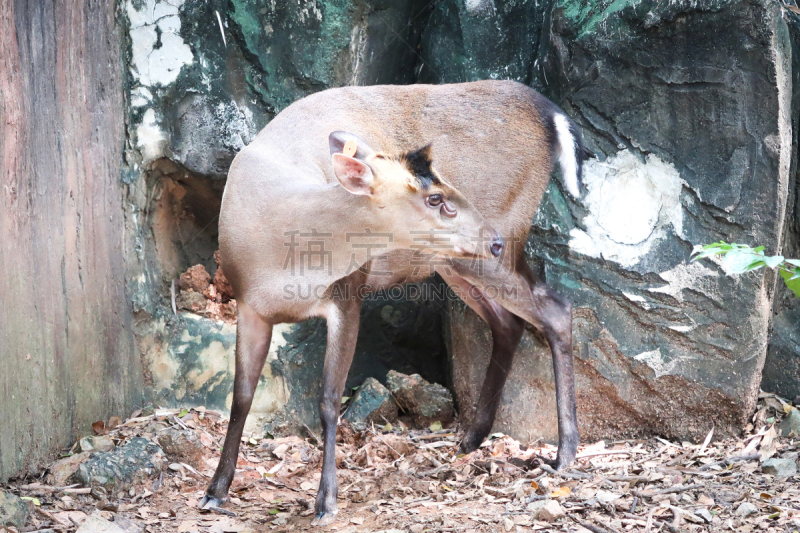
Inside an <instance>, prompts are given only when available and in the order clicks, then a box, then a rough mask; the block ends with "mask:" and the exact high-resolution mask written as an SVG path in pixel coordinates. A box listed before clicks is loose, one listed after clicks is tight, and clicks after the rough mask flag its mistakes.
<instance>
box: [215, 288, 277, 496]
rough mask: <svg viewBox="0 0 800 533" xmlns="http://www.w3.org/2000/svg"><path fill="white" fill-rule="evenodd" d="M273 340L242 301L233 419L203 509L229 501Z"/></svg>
mask: <svg viewBox="0 0 800 533" xmlns="http://www.w3.org/2000/svg"><path fill="white" fill-rule="evenodd" d="M271 340H272V324H269V323H267V322H264V321H263V320H262V319H261V317H259V316H258V315H257V314H256V312H255V311H253V310H252V309H251V308H250V307H249V306H248V305H247V304H245V303H244V302H240V303H239V310H238V315H237V326H236V373H235V374H234V378H233V404H232V405H231V420H230V422H229V423H228V433H227V434H226V435H225V444H224V446H223V448H222V456H221V457H220V459H219V464H218V465H217V471H216V472H214V477H213V479H212V480H211V484H210V485H209V486H208V489H207V490H206V495H205V496H204V497H203V500H202V501H201V502H200V508H201V509H202V508H206V507H219V506H221V505H222V503H223V502H224V501H225V500H227V499H228V489H229V488H230V486H231V482H232V481H233V474H234V472H235V470H236V458H237V457H238V455H239V442H240V441H241V439H242V432H243V431H244V423H245V420H247V413H249V412H250V406H251V405H252V403H253V395H254V394H255V392H256V387H257V386H258V378H259V376H261V370H262V369H263V368H264V361H266V359H267V354H268V353H269V343H270V341H271Z"/></svg>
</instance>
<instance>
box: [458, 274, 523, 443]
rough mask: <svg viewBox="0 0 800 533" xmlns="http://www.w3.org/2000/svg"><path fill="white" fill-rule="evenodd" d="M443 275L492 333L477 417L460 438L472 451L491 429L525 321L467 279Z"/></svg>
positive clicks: (476, 408) (476, 407)
mask: <svg viewBox="0 0 800 533" xmlns="http://www.w3.org/2000/svg"><path fill="white" fill-rule="evenodd" d="M442 277H443V278H444V280H445V281H446V282H447V284H448V285H450V287H452V288H453V290H454V291H456V293H457V294H458V295H459V297H460V298H461V299H462V300H464V301H465V302H466V303H467V305H469V306H470V307H471V308H472V309H473V310H474V311H475V312H477V313H478V315H480V317H481V318H483V319H484V320H485V321H486V322H487V323H488V324H489V329H490V330H491V332H492V356H491V358H490V359H489V366H488V367H487V369H486V377H485V378H484V381H483V387H482V388H481V394H480V397H479V399H478V403H477V404H476V406H475V416H474V418H473V419H472V421H471V422H470V424H469V427H468V429H467V432H466V434H465V435H464V440H462V441H461V449H462V450H463V451H464V452H465V453H469V452H471V451H473V450H475V449H477V448H478V446H480V445H481V443H482V442H483V440H484V439H485V438H486V436H487V435H488V434H489V432H490V431H491V430H492V425H494V418H495V415H496V414H497V407H498V405H500V398H501V395H502V393H503V386H504V385H505V383H506V378H508V373H509V371H510V370H511V365H512V363H513V361H514V352H515V351H516V350H517V345H518V344H519V341H520V339H521V338H522V332H523V330H524V329H525V322H524V321H523V320H522V319H521V318H520V317H518V316H516V315H515V314H513V313H511V312H510V311H508V310H507V309H505V308H503V307H502V306H500V305H498V304H497V303H496V302H495V301H494V300H492V299H491V298H489V297H488V296H487V295H486V294H485V293H483V292H482V291H481V290H480V289H478V288H477V287H476V286H475V285H472V284H471V283H469V282H468V281H466V280H465V279H463V278H460V277H458V276H456V275H449V276H448V275H445V274H442Z"/></svg>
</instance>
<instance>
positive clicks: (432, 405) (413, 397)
mask: <svg viewBox="0 0 800 533" xmlns="http://www.w3.org/2000/svg"><path fill="white" fill-rule="evenodd" d="M386 385H387V387H388V388H389V390H390V391H391V392H392V394H393V395H394V398H395V399H396V400H397V403H398V404H399V405H400V408H401V409H403V410H404V411H405V412H406V413H407V414H409V415H410V416H411V419H412V421H413V423H414V425H416V426H418V427H427V426H429V425H430V424H432V423H433V422H436V421H439V422H441V423H442V424H449V423H450V422H452V421H453V419H454V418H455V410H454V408H453V395H452V394H450V391H449V390H447V389H446V388H445V387H443V386H442V385H440V384H438V383H428V382H427V381H425V380H424V379H422V376H420V375H419V374H412V375H410V376H407V375H405V374H401V373H400V372H396V371H394V370H390V371H389V373H388V374H386Z"/></svg>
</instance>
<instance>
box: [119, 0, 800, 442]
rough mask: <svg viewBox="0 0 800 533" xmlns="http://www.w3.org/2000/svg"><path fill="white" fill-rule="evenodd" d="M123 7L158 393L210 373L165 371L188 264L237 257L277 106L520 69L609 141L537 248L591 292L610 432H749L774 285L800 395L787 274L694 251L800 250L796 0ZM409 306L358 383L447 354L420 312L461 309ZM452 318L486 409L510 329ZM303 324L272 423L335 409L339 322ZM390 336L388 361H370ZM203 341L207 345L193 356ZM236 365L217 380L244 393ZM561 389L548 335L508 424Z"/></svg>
mask: <svg viewBox="0 0 800 533" xmlns="http://www.w3.org/2000/svg"><path fill="white" fill-rule="evenodd" d="M123 7H124V9H123V11H124V17H125V18H126V20H127V21H128V24H129V31H128V33H129V40H130V56H129V58H128V60H129V65H130V76H129V78H128V83H129V87H128V91H129V107H128V115H127V120H128V135H129V144H128V148H129V149H128V151H127V152H126V160H127V163H128V172H127V173H126V179H127V180H128V182H129V191H130V199H131V201H130V203H129V204H128V206H127V207H126V220H127V221H128V222H129V224H128V228H129V232H128V237H129V239H130V242H131V249H134V250H136V251H137V253H138V255H137V256H136V257H135V258H134V260H133V261H131V262H130V263H129V275H128V279H129V280H130V281H129V283H130V285H129V288H130V292H131V295H132V297H133V300H134V305H135V311H136V315H135V316H136V318H137V321H136V326H137V333H138V335H137V340H138V346H139V349H140V352H141V354H142V357H143V365H144V367H145V374H146V379H147V382H148V384H149V385H150V386H151V388H150V391H151V394H152V397H154V398H156V399H159V400H161V401H180V400H179V398H178V397H177V395H176V394H175V393H176V391H181V390H182V389H181V387H184V388H185V385H186V384H185V383H184V381H182V380H180V379H178V381H176V382H175V384H174V387H173V388H169V387H166V388H165V387H160V388H159V387H158V386H156V385H155V379H156V378H155V377H154V376H155V374H157V373H158V370H159V369H158V368H157V366H155V365H156V362H157V361H160V359H159V358H160V357H163V355H164V354H165V353H167V352H169V351H170V350H171V349H172V348H170V347H174V346H179V345H181V342H183V341H182V340H181V337H180V335H182V333H181V332H182V331H184V329H185V327H184V326H186V323H185V321H184V319H182V318H179V317H175V316H173V315H172V313H171V311H169V284H170V281H171V280H172V279H174V278H176V277H177V275H178V274H179V272H180V271H181V270H183V269H184V268H186V267H187V266H190V265H192V264H195V263H202V264H204V265H206V266H207V268H208V269H209V271H210V272H212V273H213V261H212V259H211V255H212V253H213V251H214V250H215V249H216V246H215V245H216V213H217V212H218V209H219V198H220V194H221V191H222V188H223V186H224V176H225V172H226V170H227V167H228V165H229V164H230V161H231V160H232V158H233V156H234V155H235V153H236V151H237V150H238V149H239V148H240V147H241V146H243V145H244V144H246V143H247V142H249V140H250V139H252V137H253V135H254V134H255V133H256V132H257V131H258V130H259V129H260V128H261V127H263V125H264V124H266V123H267V122H268V121H269V120H270V118H271V117H273V116H274V115H275V114H276V113H277V112H279V111H280V110H281V109H283V108H284V107H285V106H286V105H288V104H289V103H290V102H292V101H293V100H295V99H297V98H300V97H302V96H305V95H306V94H309V93H311V92H314V91H318V90H322V89H325V88H328V87H333V86H339V85H348V84H372V83H414V82H427V83H446V82H459V81H469V80H474V79H484V78H511V79H516V80H518V81H521V82H524V83H527V84H529V85H531V86H533V87H535V88H536V89H538V90H539V91H541V92H543V93H544V94H545V95H547V96H549V97H550V98H551V99H553V100H554V101H555V102H556V103H558V104H559V105H561V106H562V107H563V108H564V110H565V111H566V112H567V113H568V114H569V115H570V116H572V117H573V118H574V119H575V120H576V121H577V122H578V123H579V124H580V125H581V129H582V131H583V133H584V138H585V142H586V145H587V148H588V151H589V152H590V157H589V159H588V160H587V161H586V167H585V168H586V174H585V183H586V187H585V193H584V195H583V197H582V198H581V199H580V200H579V201H578V202H574V201H572V200H571V199H569V198H568V197H567V196H566V195H564V194H562V191H561V190H560V189H559V187H558V186H557V185H556V183H555V182H554V183H553V184H551V186H550V188H549V189H548V193H547V195H546V197H545V200H544V201H543V204H542V207H541V209H540V211H539V213H538V215H537V217H536V219H535V220H534V221H533V232H532V236H531V240H530V242H529V243H528V247H527V253H528V257H529V260H530V263H531V265H532V266H533V267H534V268H535V270H537V271H539V272H541V273H542V275H543V276H544V277H545V278H546V280H547V281H548V283H550V284H551V285H553V286H554V287H556V288H557V289H558V290H559V291H560V292H561V293H562V294H564V295H565V296H567V297H569V298H570V299H571V300H572V301H573V302H574V304H575V314H574V328H575V354H576V358H577V369H578V375H579V378H578V379H579V381H578V394H579V402H580V408H579V416H580V419H581V427H582V431H583V433H584V435H585V436H586V437H587V438H593V437H615V436H630V435H639V434H644V433H653V432H657V433H661V434H665V435H669V436H676V437H696V436H704V435H705V433H706V432H707V431H708V429H709V428H710V427H711V425H712V424H714V423H716V426H717V428H718V432H720V433H726V432H733V431H735V430H736V428H737V427H739V426H740V425H741V423H742V422H743V421H744V419H745V418H746V416H747V415H748V413H749V411H750V409H751V408H752V406H753V402H754V399H755V395H756V393H757V390H758V385H759V381H760V379H761V370H762V367H763V365H764V358H765V354H766V353H767V345H768V336H767V335H768V332H769V328H770V324H771V315H772V312H773V304H774V306H775V307H774V310H775V311H776V312H778V313H779V314H778V316H777V317H776V318H775V320H774V321H773V322H772V326H773V337H772V338H773V342H772V346H771V348H770V350H769V353H770V359H769V361H768V362H767V369H766V371H765V375H766V376H767V377H766V378H765V379H766V380H767V381H765V383H768V384H769V386H772V384H776V385H775V387H776V388H775V390H778V391H779V392H783V393H784V394H788V392H786V391H789V390H795V389H794V388H793V387H795V384H796V383H797V382H800V379H796V377H795V376H797V373H796V371H792V372H794V374H793V377H792V379H785V376H786V375H787V372H786V369H791V368H796V365H797V363H796V361H797V360H798V354H800V348H798V339H797V335H796V328H793V327H792V325H793V324H794V323H796V320H797V316H796V314H797V307H796V305H795V303H794V302H792V301H790V300H789V299H788V298H786V297H785V296H784V293H783V292H781V290H780V289H778V291H779V292H778V293H777V298H775V297H774V293H775V287H776V283H775V281H776V280H775V276H774V275H772V274H769V273H766V272H757V273H753V274H749V275H746V276H741V277H738V278H730V277H727V276H726V275H725V272H724V270H723V269H722V268H721V266H719V265H715V264H712V263H708V262H704V263H702V264H699V263H689V262H688V259H689V255H690V252H691V249H692V246H693V245H694V244H698V243H704V242H711V241H714V240H719V239H725V240H728V241H737V242H746V243H751V244H760V245H764V246H766V247H767V250H768V251H770V252H772V251H777V250H778V249H779V248H781V247H785V248H786V249H787V250H792V249H795V250H796V249H797V245H796V241H797V239H796V235H797V231H798V228H797V222H796V220H797V217H796V216H795V215H794V213H795V210H796V192H795V191H796V188H795V186H794V183H795V178H794V173H795V170H794V166H795V165H794V161H795V153H796V142H795V139H794V137H796V135H795V134H794V133H793V132H794V128H793V125H794V124H795V123H796V115H797V113H796V107H794V106H793V104H792V102H791V97H790V95H791V94H792V87H793V85H794V79H795V78H796V76H797V72H798V69H797V65H796V63H797V59H796V58H797V54H796V53H793V47H794V43H793V41H792V38H791V35H792V34H791V33H790V32H791V31H793V30H792V27H793V25H795V24H796V23H795V20H794V18H796V16H795V15H793V14H791V13H789V12H785V11H783V10H782V9H781V7H780V5H779V4H777V3H775V2H772V1H767V0H762V1H757V2H749V3H745V2H733V3H730V2H718V1H712V0H706V1H701V2H696V1H692V2H688V1H687V2H684V1H678V2H670V3H669V4H663V3H660V2H654V1H643V2H636V3H630V2H612V1H610V0H609V1H596V2H590V3H585V2H574V1H572V0H550V1H545V0H538V1H534V0H531V1H525V0H518V1H510V0H509V1H499V0H497V1H491V0H442V1H440V2H435V3H433V4H428V3H426V2H420V1H416V0H404V1H402V2H381V1H374V0H370V1H364V0H361V1H358V2H340V1H334V0H330V1H324V2H323V1H318V0H309V1H302V2H297V3H283V4H280V5H278V4H275V5H272V4H269V5H268V4H266V3H263V2H256V1H248V0H234V1H233V2H222V1H221V0H217V1H210V2H206V3H202V4H197V3H184V2H180V1H179V2H175V1H171V2H162V1H158V0H129V1H126V2H125V3H124V4H123ZM793 17H794V18H793ZM795 34H797V33H796V32H795ZM793 135H794V137H793ZM793 247H794V248H793ZM795 255H796V254H795ZM393 305H394V306H395V307H397V306H399V307H400V308H403V309H406V311H404V312H407V313H408V314H409V316H423V317H428V318H426V319H425V320H422V321H419V320H417V321H416V322H414V321H411V322H405V323H404V324H403V325H402V327H399V328H398V329H396V330H394V331H393V333H392V334H391V335H388V334H386V327H387V326H386V324H387V322H386V318H387V317H391V316H393V313H394V310H391V309H390V310H388V311H387V310H385V309H384V307H385V306H384V305H383V304H378V303H373V304H369V305H367V306H365V311H364V315H363V316H362V322H363V324H364V328H363V331H362V337H361V340H360V343H359V346H360V348H359V350H360V351H359V354H363V356H362V355H358V356H357V365H360V364H366V365H367V366H366V367H362V366H357V367H356V370H355V371H354V372H353V373H352V374H351V383H350V384H351V385H358V383H360V381H358V380H359V379H362V378H363V377H366V376H367V375H375V376H377V377H379V378H381V377H382V375H385V372H386V370H388V368H391V367H392V366H393V365H398V364H400V365H402V364H406V363H408V361H412V360H414V359H415V358H416V359H420V356H419V354H424V353H430V351H431V350H432V351H433V353H437V354H439V355H438V356H437V357H441V358H444V357H445V355H444V349H443V348H442V342H443V340H442V339H440V338H439V337H438V336H437V335H431V336H428V337H429V338H433V339H434V340H433V341H432V344H430V345H419V344H415V343H414V342H412V341H413V339H415V338H418V337H420V335H419V331H418V330H416V329H415V328H417V327H418V324H419V323H425V324H438V323H439V320H441V317H440V315H439V314H437V313H439V311H438V310H437V309H435V308H426V307H424V306H420V305H419V304H418V303H413V302H411V303H408V302H404V303H399V304H393ZM433 317H436V318H435V319H434V318H433ZM207 327H210V328H212V329H213V327H215V326H213V325H207ZM370 328H372V329H370ZM444 330H445V332H444V333H445V337H446V338H447V340H448V342H449V353H450V357H451V361H449V362H447V361H445V362H444V363H443V365H445V366H446V365H450V366H451V367H450V368H449V369H448V368H445V369H444V370H443V371H442V370H437V371H436V372H439V375H440V376H441V375H442V372H444V374H445V375H448V374H449V377H450V379H451V380H452V381H451V385H452V386H453V388H454V390H455V392H456V393H457V399H458V401H459V405H460V407H461V409H462V411H463V412H464V414H465V415H466V416H467V417H469V416H470V413H471V407H472V405H473V403H474V401H475V395H476V392H477V388H478V387H479V384H480V382H481V380H482V376H483V373H484V371H485V366H486V364H487V358H488V349H489V348H488V347H489V338H488V330H487V329H486V327H485V326H484V325H483V324H482V323H481V322H480V321H479V320H478V319H477V317H476V316H475V315H474V314H473V313H472V312H471V311H469V310H467V309H465V308H464V307H463V306H459V305H455V306H453V307H452V309H451V310H450V312H449V318H448V320H447V326H446V327H445V328H444ZM288 335H289V337H290V338H293V339H295V341H293V342H288V344H287V345H285V346H282V347H279V348H278V349H277V350H276V355H275V359H274V360H272V362H271V365H272V368H271V369H270V370H269V373H270V374H271V375H272V376H273V378H274V379H282V380H284V383H285V385H286V387H285V388H284V389H283V390H284V393H283V399H281V400H280V402H278V403H280V404H281V405H282V406H283V407H281V408H279V409H278V410H277V411H274V412H272V414H270V415H269V416H270V417H272V418H273V420H272V426H270V427H272V428H275V427H285V425H284V421H285V420H294V419H299V418H302V419H303V420H304V421H305V422H307V423H309V424H314V425H316V412H315V410H316V407H315V402H316V400H315V398H316V388H317V383H318V381H317V379H318V377H317V376H318V372H317V370H318V367H320V366H321V361H322V357H323V352H324V326H323V325H322V324H321V323H318V322H311V323H308V324H304V325H301V326H294V327H292V328H290V332H289V333H288ZM203 346H206V345H203ZM202 349H205V348H202ZM426 350H428V352H426ZM375 353H379V354H382V355H381V356H380V358H381V359H382V360H383V362H381V363H380V364H378V365H377V366H373V367H369V364H368V363H367V362H368V361H370V360H371V357H370V356H371V354H375ZM154 354H157V355H154ZM185 355H186V358H188V360H189V364H194V363H193V362H192V361H193V359H192V358H193V357H194V355H193V352H192V351H191V350H189V351H187V352H185ZM359 358H361V359H362V360H361V361H360V362H359ZM178 359H180V361H181V362H179V363H176V364H180V365H183V364H186V361H184V360H183V359H181V358H178ZM373 360H374V359H373ZM298 361H301V362H302V364H300V363H298ZM404 362H405V363H404ZM791 365H795V366H791ZM223 368H227V367H226V365H224V364H223V365H222V366H220V367H219V369H218V372H215V373H212V374H208V375H209V376H211V377H210V379H211V381H210V382H213V383H218V384H227V385H224V386H223V387H222V389H223V390H225V387H229V383H230V373H229V371H228V370H222V369H223ZM359 369H361V370H359ZM154 372H155V374H154ZM312 374H313V375H312ZM203 375H206V374H203ZM771 375H772V376H775V377H774V378H769V376H771ZM265 379H266V378H265ZM428 379H431V378H430V376H428ZM769 379H773V381H769ZM434 380H436V379H434ZM781 380H782V381H781ZM781 383H782V384H781ZM265 385H266V384H265ZM203 386H205V385H203ZM780 387H783V388H780ZM268 388H269V387H268ZM200 389H202V387H200ZM200 389H198V390H200ZM274 390H278V388H274ZM221 397H222V396H219V398H221ZM273 400H274V401H278V399H277V397H275V398H273V399H272V400H271V401H273ZM553 402H554V394H553V385H552V369H551V363H550V356H549V351H548V350H547V348H546V347H545V346H544V345H543V344H542V341H541V339H540V338H538V337H537V336H536V334H535V332H533V330H531V331H530V332H529V333H527V334H526V336H525V338H524V339H523V342H522V345H521V348H520V350H519V352H518V355H517V360H516V363H515V367H514V371H513V377H512V379H511V382H510V383H509V386H508V387H507V390H506V392H505V394H504V400H503V405H502V406H501V411H500V416H499V419H498V424H497V428H496V429H498V430H502V431H506V432H509V433H511V434H513V435H514V436H517V437H523V436H527V433H528V432H531V434H532V435H539V436H542V437H545V438H548V439H552V438H554V437H555V418H554V416H555V415H554V413H555V411H554V404H553ZM273 403H274V402H273ZM276 405H277V404H276ZM531 406H533V408H531ZM298 417H299V418H298ZM287 430H288V429H287Z"/></svg>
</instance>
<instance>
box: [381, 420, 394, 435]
mask: <svg viewBox="0 0 800 533" xmlns="http://www.w3.org/2000/svg"><path fill="white" fill-rule="evenodd" d="M383 431H384V433H389V432H390V431H392V423H391V422H387V424H386V425H385V426H383Z"/></svg>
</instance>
